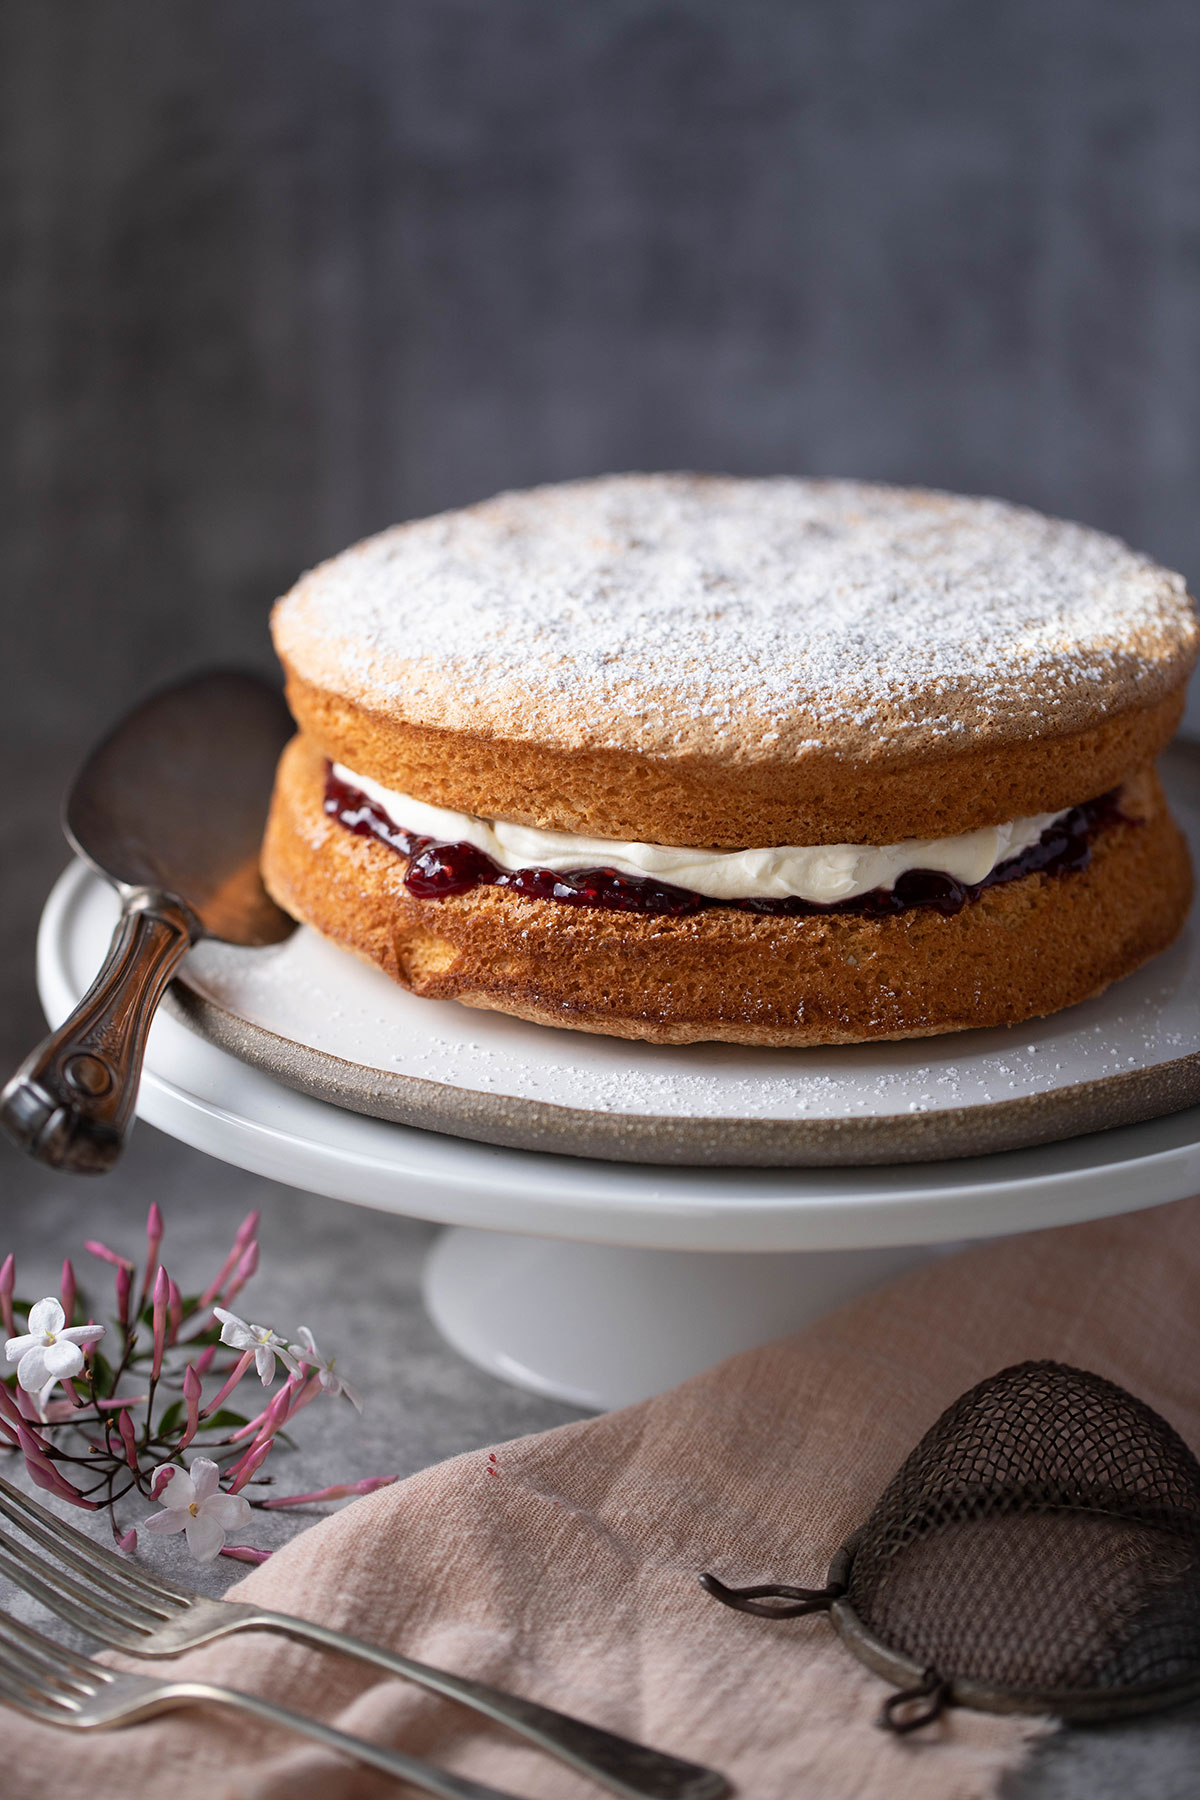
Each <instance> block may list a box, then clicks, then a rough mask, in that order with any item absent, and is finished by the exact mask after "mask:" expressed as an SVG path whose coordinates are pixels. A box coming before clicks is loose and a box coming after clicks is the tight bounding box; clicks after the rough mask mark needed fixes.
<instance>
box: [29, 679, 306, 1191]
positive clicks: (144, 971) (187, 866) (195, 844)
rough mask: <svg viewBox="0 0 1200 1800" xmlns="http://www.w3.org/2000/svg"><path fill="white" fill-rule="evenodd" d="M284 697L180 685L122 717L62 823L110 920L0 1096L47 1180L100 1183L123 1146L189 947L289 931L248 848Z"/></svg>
mask: <svg viewBox="0 0 1200 1800" xmlns="http://www.w3.org/2000/svg"><path fill="white" fill-rule="evenodd" d="M294 730H295V726H294V725H293V723H292V721H291V718H290V717H289V714H288V711H287V708H286V706H285V705H284V702H283V696H282V695H281V694H280V693H279V691H278V690H277V689H276V688H273V687H271V686H270V685H269V684H268V683H267V682H265V681H262V680H260V679H259V677H258V676H256V675H248V674H242V673H240V672H237V671H233V670H218V671H215V672H213V673H211V674H205V675H193V676H191V677H189V678H188V679H187V680H186V681H181V682H179V683H177V684H176V685H175V686H173V687H169V688H164V689H162V690H161V692H159V693H157V694H153V695H152V696H151V697H150V699H148V700H145V701H143V703H142V704H141V705H140V706H139V707H137V708H136V709H135V710H134V711H133V712H131V713H130V714H129V715H128V717H127V718H125V719H123V720H122V722H121V723H120V724H119V725H118V726H117V727H116V729H115V730H114V731H113V732H111V733H110V735H109V736H108V737H107V738H105V740H104V742H103V743H101V744H100V745H98V746H97V748H96V749H95V750H93V751H92V754H91V755H90V756H89V757H88V759H87V761H86V762H85V763H84V765H83V768H82V769H81V770H80V772H79V774H78V776H77V777H76V780H75V784H74V786H73V787H72V789H71V791H70V793H69V794H68V796H67V801H66V805H65V806H64V808H63V829H64V831H65V832H66V834H67V837H68V839H69V840H70V842H71V844H72V846H73V847H74V849H75V850H77V851H78V853H79V855H80V856H82V857H83V858H84V859H85V860H86V861H87V862H89V863H91V865H92V867H93V868H94V869H96V870H98V871H99V873H100V874H101V875H104V876H106V877H107V878H108V880H109V881H111V882H112V884H113V886H114V887H115V888H116V890H117V892H118V893H119V894H120V896H121V917H120V919H119V921H118V924H117V928H116V931H115V933H114V934H113V941H112V947H111V949H110V950H109V953H108V957H107V959H106V961H105V963H104V967H103V968H102V969H101V971H100V973H99V975H97V977H96V979H95V981H94V982H93V983H92V985H91V987H90V988H89V989H88V991H87V993H86V994H85V995H84V997H83V999H82V1000H81V1001H80V1002H79V1005H78V1006H77V1007H76V1008H75V1011H74V1012H73V1013H72V1014H71V1016H70V1017H69V1018H68V1019H67V1020H66V1021H65V1023H64V1024H62V1025H61V1026H60V1027H59V1028H58V1030H57V1031H54V1032H52V1033H51V1034H50V1036H49V1037H48V1038H46V1039H45V1041H44V1042H43V1043H42V1044H40V1045H39V1046H38V1048H37V1049H36V1050H35V1051H34V1052H33V1053H32V1055H31V1056H27V1057H26V1059H25V1061H24V1062H23V1063H22V1064H21V1066H20V1068H19V1069H18V1070H17V1072H16V1074H15V1075H14V1076H13V1077H12V1080H11V1081H9V1083H8V1084H7V1086H6V1087H5V1088H4V1091H3V1093H0V1123H2V1124H3V1125H4V1127H5V1129H6V1130H7V1131H8V1133H9V1135H10V1136H11V1137H12V1138H13V1139H14V1140H15V1141H16V1143H17V1144H19V1145H20V1147H21V1148H22V1149H23V1150H26V1151H28V1153H29V1154H30V1155H31V1156H36V1157H37V1158H38V1159H39V1160H40V1161H41V1162H44V1163H49V1164H50V1165H51V1166H52V1167H54V1168H59V1169H71V1170H74V1171H76V1172H78V1173H88V1174H102V1173H103V1172H104V1171H105V1170H106V1169H110V1168H112V1166H113V1164H114V1163H115V1162H116V1160H117V1158H118V1157H119V1156H120V1154H121V1151H122V1148H123V1147H124V1143H125V1138H126V1136H127V1134H128V1131H129V1127H130V1123H131V1121H132V1118H133V1106H134V1101H135V1099H136V1097H137V1088H138V1077H139V1075H140V1073H141V1067H142V1057H143V1055H144V1053H145V1048H146V1036H147V1033H148V1032H149V1029H150V1021H151V1019H152V1018H153V1016H154V1009H155V1007H156V1006H157V1005H158V1002H159V1000H160V999H161V998H162V995H163V992H164V990H165V989H166V986H167V983H168V982H169V981H170V979H171V976H172V975H173V973H174V972H175V969H176V968H177V966H178V964H179V962H180V961H181V959H182V958H183V956H184V955H185V953H186V952H187V950H188V949H189V948H190V947H191V945H192V944H194V943H195V942H196V940H197V939H198V938H201V937H215V938H221V939H223V940H224V941H225V942H226V943H230V944H247V945H253V944H277V943H280V942H282V940H283V939H284V938H285V937H287V936H288V934H289V933H290V932H291V931H292V930H294V921H293V920H291V919H289V918H288V916H287V914H286V913H284V912H281V911H280V909H279V907H277V906H276V905H275V903H274V901H273V900H272V899H271V898H270V897H269V895H268V894H267V892H266V889H265V888H264V887H263V884H262V879H261V877H260V875H259V872H258V855H259V847H260V845H261V843H262V835H263V828H264V826H265V824H266V818H267V807H268V804H269V802H270V797H271V785H272V782H273V780H274V776H275V765H276V763H277V761H278V759H279V754H280V751H281V750H282V749H283V746H284V744H285V743H286V742H287V740H288V738H289V737H290V736H291V734H292V733H293V732H294Z"/></svg>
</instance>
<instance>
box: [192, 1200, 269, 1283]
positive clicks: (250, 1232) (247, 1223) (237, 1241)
mask: <svg viewBox="0 0 1200 1800" xmlns="http://www.w3.org/2000/svg"><path fill="white" fill-rule="evenodd" d="M257 1230H258V1214H257V1212H250V1213H247V1214H246V1217H245V1218H244V1219H243V1220H242V1222H241V1224H240V1225H239V1226H238V1228H237V1235H236V1237H235V1238H234V1240H233V1248H232V1250H231V1251H230V1252H229V1255H228V1256H227V1257H226V1258H225V1261H224V1262H223V1263H222V1264H221V1267H220V1268H219V1269H218V1270H217V1273H216V1275H215V1276H214V1278H213V1279H212V1281H210V1282H209V1284H208V1286H207V1287H206V1288H205V1290H204V1292H203V1293H202V1294H201V1296H200V1304H201V1306H211V1305H212V1303H213V1301H214V1300H215V1299H216V1297H217V1295H218V1294H219V1293H220V1292H221V1289H222V1288H223V1287H224V1286H225V1283H226V1282H227V1281H228V1280H229V1277H230V1275H231V1274H232V1273H233V1271H234V1269H235V1268H236V1267H237V1263H238V1258H239V1257H240V1256H241V1254H242V1251H243V1250H244V1249H245V1248H246V1245H247V1244H248V1243H250V1242H251V1240H252V1239H253V1237H254V1233H255V1232H256V1231H257Z"/></svg>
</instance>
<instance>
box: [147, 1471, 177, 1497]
mask: <svg viewBox="0 0 1200 1800" xmlns="http://www.w3.org/2000/svg"><path fill="white" fill-rule="evenodd" d="M174 1477H175V1468H174V1465H173V1464H172V1463H160V1464H159V1466H158V1468H157V1469H155V1471H154V1476H153V1479H152V1480H151V1482H150V1498H151V1499H152V1500H160V1499H161V1498H162V1493H163V1489H164V1488H166V1487H168V1486H169V1485H170V1483H171V1482H172V1481H173V1480H174Z"/></svg>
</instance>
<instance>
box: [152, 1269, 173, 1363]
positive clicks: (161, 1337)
mask: <svg viewBox="0 0 1200 1800" xmlns="http://www.w3.org/2000/svg"><path fill="white" fill-rule="evenodd" d="M170 1293H171V1289H170V1284H169V1282H168V1280H167V1271H166V1270H165V1269H164V1268H162V1267H161V1265H160V1267H159V1271H158V1274H157V1275H156V1276H155V1277H154V1360H153V1362H152V1363H151V1365H150V1379H151V1381H157V1380H158V1378H159V1375H160V1374H161V1373H162V1359H163V1351H164V1350H165V1348H166V1344H167V1304H168V1301H169V1299H170Z"/></svg>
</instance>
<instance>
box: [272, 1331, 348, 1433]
mask: <svg viewBox="0 0 1200 1800" xmlns="http://www.w3.org/2000/svg"><path fill="white" fill-rule="evenodd" d="M296 1336H297V1337H298V1338H299V1339H300V1342H299V1343H298V1344H289V1345H288V1349H289V1351H290V1353H291V1354H292V1355H293V1356H294V1357H295V1358H296V1361H297V1362H300V1363H304V1364H305V1366H306V1367H307V1368H309V1369H313V1370H315V1371H316V1373H317V1374H318V1375H319V1376H320V1379H321V1386H322V1387H323V1388H324V1389H325V1392H326V1393H327V1394H334V1395H337V1394H344V1395H345V1397H346V1399H347V1400H348V1401H349V1402H350V1404H351V1406H352V1407H354V1409H355V1411H356V1412H361V1411H362V1400H361V1399H360V1397H359V1395H358V1393H357V1391H356V1389H354V1388H352V1387H351V1386H350V1383H349V1382H348V1381H343V1380H342V1377H341V1376H340V1375H335V1374H334V1367H333V1366H334V1364H335V1363H336V1362H337V1357H336V1356H331V1357H330V1358H329V1361H328V1362H326V1360H325V1358H324V1357H323V1356H322V1355H321V1352H320V1351H319V1350H318V1349H317V1341H316V1339H315V1338H314V1337H313V1334H312V1332H311V1331H310V1330H309V1329H308V1326H307V1325H297V1327H296Z"/></svg>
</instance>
